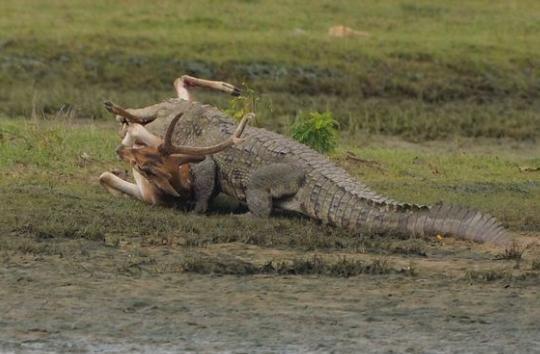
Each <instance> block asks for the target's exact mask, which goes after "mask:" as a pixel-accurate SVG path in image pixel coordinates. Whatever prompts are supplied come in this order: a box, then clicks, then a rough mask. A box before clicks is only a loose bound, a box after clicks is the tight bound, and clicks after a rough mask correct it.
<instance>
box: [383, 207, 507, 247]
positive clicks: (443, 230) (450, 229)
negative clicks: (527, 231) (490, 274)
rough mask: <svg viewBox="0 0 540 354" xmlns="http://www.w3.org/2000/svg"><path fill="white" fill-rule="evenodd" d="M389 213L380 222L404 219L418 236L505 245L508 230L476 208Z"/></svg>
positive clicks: (438, 208) (430, 209) (445, 208)
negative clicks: (450, 237)
mask: <svg viewBox="0 0 540 354" xmlns="http://www.w3.org/2000/svg"><path fill="white" fill-rule="evenodd" d="M401 213H403V211H401V212H400V211H396V212H395V213H389V214H388V215H385V217H383V219H384V220H383V222H387V223H390V224H389V225H392V224H393V223H394V222H395V220H397V221H398V222H404V221H402V219H405V220H406V222H407V226H406V228H407V231H408V232H410V233H411V234H413V235H421V236H424V235H425V236H434V235H441V236H454V237H457V238H462V239H466V240H472V241H476V242H491V243H495V244H509V243H510V242H511V240H512V238H511V237H510V235H509V234H508V232H507V231H506V230H505V229H504V228H503V227H502V225H501V224H500V223H499V222H498V221H497V219H495V217H493V216H491V215H489V214H484V213H481V212H479V211H476V210H473V209H469V208H464V207H460V206H452V205H442V204H441V205H435V206H432V207H429V208H425V209H424V210H422V209H420V210H417V211H410V212H406V213H405V215H400V214H401Z"/></svg>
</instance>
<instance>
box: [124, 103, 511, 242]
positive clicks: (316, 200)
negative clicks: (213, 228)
mask: <svg viewBox="0 0 540 354" xmlns="http://www.w3.org/2000/svg"><path fill="white" fill-rule="evenodd" d="M129 111H130V112H131V113H133V114H136V115H138V116H151V115H157V119H156V120H155V121H154V122H152V123H150V124H149V125H147V128H148V130H150V131H151V132H153V133H154V134H157V135H161V136H162V135H163V134H164V132H165V130H166V127H167V126H168V124H169V122H170V120H171V119H172V117H174V116H175V115H176V114H178V113H180V112H183V113H184V115H183V117H182V119H181V120H180V122H178V125H177V128H176V130H175V136H174V138H173V142H174V143H176V144H182V145H191V146H203V145H210V144H213V143H215V142H216V141H222V140H223V139H224V138H226V137H228V136H230V135H231V133H232V132H233V131H234V129H235V127H236V124H235V123H234V122H233V121H232V120H231V119H230V118H228V117H227V116H226V115H225V114H224V113H222V112H221V111H219V110H218V109H216V108H214V107H211V106H207V105H201V104H200V103H197V102H189V101H185V100H181V99H170V100H167V101H165V102H162V103H160V104H157V105H154V106H150V107H146V108H142V109H136V110H129ZM242 137H243V138H245V141H244V142H243V143H241V144H239V145H235V146H233V147H231V148H229V149H227V150H225V151H223V152H220V153H218V154H215V155H213V156H212V160H213V163H210V164H206V165H207V166H210V168H212V169H214V170H213V171H210V172H209V171H208V170H205V171H204V173H199V172H197V170H196V169H194V174H195V175H194V178H195V180H196V181H197V180H199V185H201V184H203V185H205V184H209V185H213V183H214V181H211V180H208V178H209V177H208V176H211V177H213V176H216V181H215V182H216V183H215V185H216V188H217V189H218V190H219V191H221V192H223V193H226V194H228V195H230V196H231V197H233V198H235V199H237V200H239V201H243V202H247V205H248V208H249V209H250V212H252V213H253V214H255V215H258V216H268V215H270V212H271V211H272V209H276V208H279V209H283V210H288V211H292V212H297V213H301V214H304V215H307V216H309V217H311V218H313V219H316V220H320V221H322V222H323V223H327V224H331V225H336V226H339V227H343V228H347V229H349V230H353V231H359V232H374V233H395V234H407V235H411V234H412V235H437V234H441V235H452V236H455V237H459V238H464V239H469V240H474V241H478V242H484V241H489V242H493V243H499V244H507V243H509V242H510V240H511V238H510V236H509V235H508V233H507V232H506V231H505V230H504V229H503V228H502V226H501V225H500V224H499V223H498V222H497V221H496V220H495V218H493V217H492V216H489V215H486V214H482V213H480V212H477V211H474V210H470V209H467V208H463V207H457V206H443V205H436V206H423V205H415V204H407V203H398V202H396V201H394V200H392V199H389V198H386V197H384V196H381V195H378V194H377V193H375V192H373V191H372V190H370V189H369V188H368V187H367V186H366V185H364V184H363V183H361V182H359V181H358V180H356V179H355V178H353V177H351V176H350V175H349V174H348V173H347V172H346V171H345V170H344V169H342V168H340V167H338V166H336V165H335V164H334V163H332V162H331V161H330V160H328V159H327V158H326V157H325V156H323V155H321V154H319V153H318V152H316V151H314V150H312V149H311V148H309V147H307V146H305V145H302V144H300V143H298V142H296V141H293V140H291V139H288V138H286V137H284V136H281V135H279V134H276V133H273V132H270V131H267V130H265V129H258V128H252V127H248V128H246V130H245V131H244V134H243V136H242ZM199 175H200V176H199ZM203 175H205V177H202V176H203ZM211 177H210V178H211ZM211 194H212V193H208V191H206V192H205V193H204V196H202V197H200V198H199V199H202V198H209V197H210V195H211ZM206 202H207V201H206V200H202V201H201V200H198V201H197V203H198V205H199V207H198V209H199V211H203V210H204V209H205V206H206Z"/></svg>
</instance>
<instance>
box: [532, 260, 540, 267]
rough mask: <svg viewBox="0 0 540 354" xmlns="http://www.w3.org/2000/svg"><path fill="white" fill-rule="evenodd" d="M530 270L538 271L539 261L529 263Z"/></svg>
mask: <svg viewBox="0 0 540 354" xmlns="http://www.w3.org/2000/svg"><path fill="white" fill-rule="evenodd" d="M531 269H532V270H540V259H536V260H533V261H532V263H531Z"/></svg>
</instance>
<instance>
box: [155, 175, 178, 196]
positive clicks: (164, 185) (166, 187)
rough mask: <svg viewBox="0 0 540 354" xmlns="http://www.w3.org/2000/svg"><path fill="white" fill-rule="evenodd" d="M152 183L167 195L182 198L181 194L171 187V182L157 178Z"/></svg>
mask: <svg viewBox="0 0 540 354" xmlns="http://www.w3.org/2000/svg"><path fill="white" fill-rule="evenodd" d="M151 181H152V183H154V184H155V185H156V187H158V188H159V189H161V190H162V191H164V192H165V193H167V194H170V195H173V196H175V197H180V194H178V192H177V191H176V190H175V189H174V188H173V186H171V184H170V183H169V180H168V179H166V178H163V177H161V176H156V177H154V178H152V179H151Z"/></svg>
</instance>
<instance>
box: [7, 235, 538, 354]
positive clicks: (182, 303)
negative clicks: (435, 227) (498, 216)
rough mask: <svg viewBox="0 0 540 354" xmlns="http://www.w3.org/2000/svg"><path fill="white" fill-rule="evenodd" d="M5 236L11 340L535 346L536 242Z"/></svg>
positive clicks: (26, 347)
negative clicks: (312, 246)
mask: <svg viewBox="0 0 540 354" xmlns="http://www.w3.org/2000/svg"><path fill="white" fill-rule="evenodd" d="M528 236H529V237H522V240H524V239H527V240H528V241H531V240H532V241H535V240H537V237H538V235H528ZM5 237H6V238H10V239H11V241H12V242H14V243H16V244H17V245H16V246H14V248H17V249H18V250H19V251H17V252H6V251H5V252H4V253H3V254H2V262H1V265H0V298H1V299H2V301H1V302H0V313H1V314H2V316H1V318H0V349H1V350H2V351H5V352H36V353H37V352H40V353H41V352H118V353H120V352H152V353H167V352H180V351H182V352H184V351H185V352H245V353H254V352H255V353H256V352H260V353H267V352H358V351H362V352H381V353H392V352H394V353H398V352H409V353H423V352H430V353H438V352H440V353H465V352H474V353H480V352H481V353H498V352H500V353H504V352H511V351H512V352H516V353H517V352H519V353H533V352H538V351H539V348H540V264H539V263H538V259H540V246H538V245H536V246H534V245H533V246H529V247H527V248H526V249H525V251H524V252H523V254H521V255H519V252H514V253H512V252H507V253H506V254H505V253H504V252H503V251H502V250H500V249H496V248H492V247H487V246H483V245H473V244H470V243H467V242H461V241H454V240H450V239H443V240H422V241H421V244H422V248H421V251H419V248H417V247H410V242H411V241H410V240H396V244H397V245H401V246H403V247H402V249H401V251H402V253H406V252H404V251H403V250H404V249H406V248H407V247H409V248H408V249H409V250H412V252H410V254H397V253H396V254H393V255H392V254H388V255H384V256H380V255H373V254H372V253H369V252H365V251H364V250H362V249H357V250H355V251H354V252H353V251H328V252H310V251H307V252H306V251H302V252H300V251H291V250H287V249H284V248H282V247H276V248H272V247H261V246H257V245H250V244H247V243H242V242H232V243H216V244H210V245H207V246H205V247H192V246H189V245H185V244H184V245H182V243H184V241H185V240H182V239H180V238H175V239H174V240H163V242H162V243H161V244H159V243H157V242H155V243H153V244H152V242H148V239H145V238H130V239H129V240H128V241H119V242H116V244H112V245H111V244H109V243H110V242H109V241H108V240H102V241H94V240H86V239H69V238H61V239H57V238H48V239H47V238H43V239H38V238H36V236H25V237H22V238H21V235H20V234H19V235H15V234H12V235H6V236H5ZM25 238H27V239H28V238H30V240H31V242H29V243H28V244H27V246H26V247H35V245H36V244H38V246H39V244H43V243H46V244H47V245H48V246H47V247H48V250H49V251H48V252H39V251H35V250H34V251H32V252H28V250H26V251H24V248H25V244H24V242H25V241H24V239H25ZM4 240H5V239H4ZM28 245H34V246H28ZM398 248H399V247H398ZM51 250H53V251H51ZM55 250H56V251H55ZM514 251H515V250H514ZM299 260H300V261H299ZM270 262H271V263H270ZM280 262H281V263H280ZM302 262H303V263H302ZM340 262H341V263H340ZM337 264H341V267H339V266H334V268H332V267H327V266H328V265H337ZM360 264H362V267H359V266H358V265H360ZM280 265H281V266H280ZM220 273H229V274H220ZM349 275H350V276H349Z"/></svg>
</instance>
